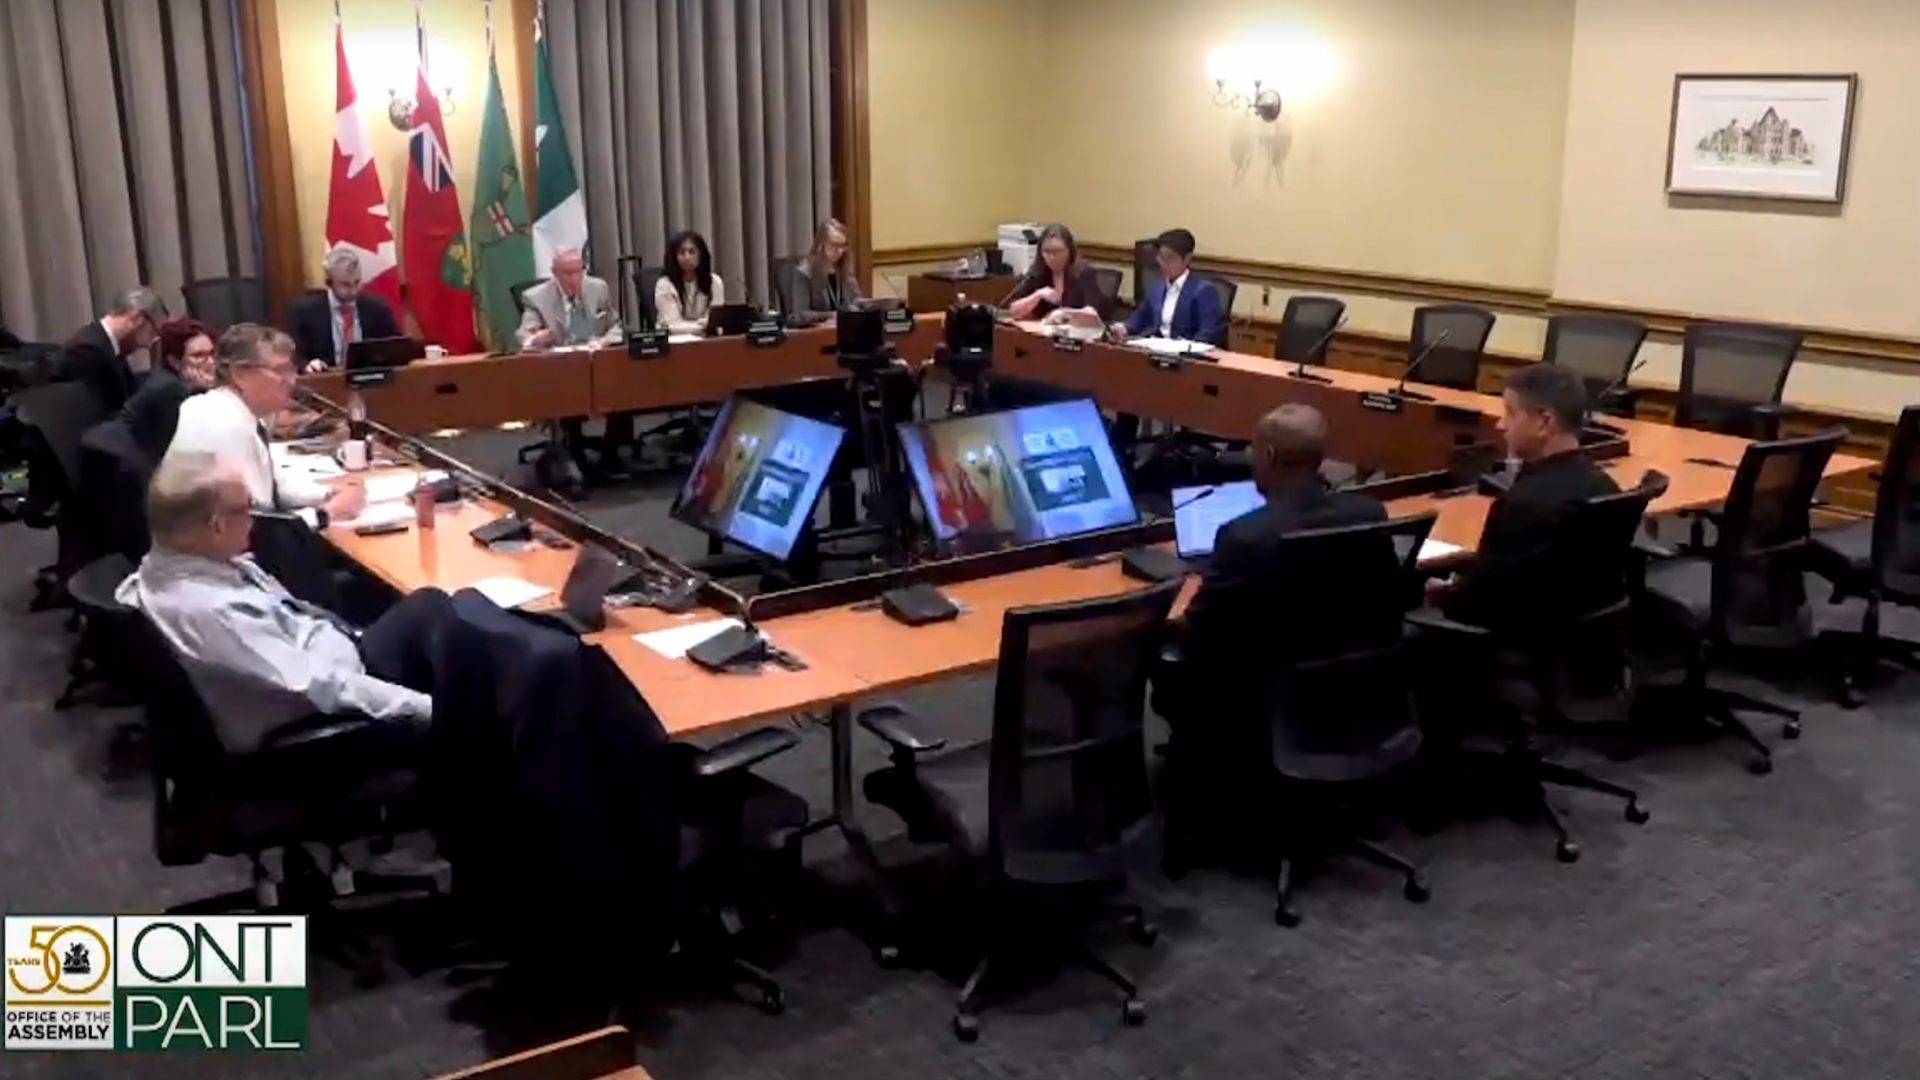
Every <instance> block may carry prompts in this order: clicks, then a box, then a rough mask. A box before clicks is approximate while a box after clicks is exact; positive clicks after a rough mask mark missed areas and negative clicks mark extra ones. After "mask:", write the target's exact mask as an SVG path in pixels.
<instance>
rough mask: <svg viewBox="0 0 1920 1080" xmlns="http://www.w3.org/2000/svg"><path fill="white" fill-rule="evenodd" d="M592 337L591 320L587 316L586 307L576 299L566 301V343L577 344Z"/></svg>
mask: <svg viewBox="0 0 1920 1080" xmlns="http://www.w3.org/2000/svg"><path fill="white" fill-rule="evenodd" d="M592 337H593V320H592V319H590V318H588V317H587V309H586V308H585V307H584V306H583V305H582V304H581V303H580V302H579V301H577V300H569V301H568V302H567V343H568V344H569V345H579V344H581V343H583V342H585V341H587V340H589V339H591V338H592Z"/></svg>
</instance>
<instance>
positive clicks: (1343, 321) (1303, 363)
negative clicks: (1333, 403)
mask: <svg viewBox="0 0 1920 1080" xmlns="http://www.w3.org/2000/svg"><path fill="white" fill-rule="evenodd" d="M1345 325H1347V317H1346V316H1345V315H1342V316H1340V321H1339V322H1337V323H1334V324H1333V329H1331V330H1328V331H1327V332H1326V333H1324V334H1321V335H1320V340H1318V341H1316V342H1314V343H1313V344H1312V345H1311V346H1309V347H1308V348H1307V351H1306V352H1303V353H1301V354H1300V363H1299V365H1298V366H1296V367H1295V368H1294V369H1293V370H1292V371H1289V372H1287V374H1288V375H1289V376H1291V377H1292V378H1295V379H1302V380H1304V381H1306V382H1317V383H1328V384H1331V383H1332V382H1333V380H1332V379H1329V378H1327V377H1326V376H1325V375H1316V374H1314V373H1313V372H1311V371H1308V370H1307V357H1309V356H1312V355H1313V354H1315V353H1317V352H1319V351H1320V349H1321V347H1323V346H1324V345H1326V343H1327V342H1329V341H1332V340H1333V335H1335V334H1337V333H1339V332H1340V328H1341V327H1343V326H1345Z"/></svg>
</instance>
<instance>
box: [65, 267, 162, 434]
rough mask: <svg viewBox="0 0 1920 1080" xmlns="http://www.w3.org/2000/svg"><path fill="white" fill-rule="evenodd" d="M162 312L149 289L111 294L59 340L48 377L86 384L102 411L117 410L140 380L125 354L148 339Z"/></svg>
mask: <svg viewBox="0 0 1920 1080" xmlns="http://www.w3.org/2000/svg"><path fill="white" fill-rule="evenodd" d="M166 317H167V308H166V305H165V304H162V303H161V302H160V298H159V297H157V296H155V295H154V294H153V290H151V289H149V288H147V287H145V286H144V285H142V286H136V287H134V288H131V289H128V290H127V291H126V292H123V293H121V294H120V295H118V296H116V297H114V298H113V303H112V305H110V306H109V307H108V308H107V313H106V314H105V315H104V316H102V317H101V318H100V320H99V321H98V322H91V323H88V324H87V325H85V326H83V327H81V328H80V329H79V330H78V331H76V332H75V333H74V335H73V336H72V337H70V338H68V339H67V341H66V344H64V345H62V346H60V356H59V359H58V360H57V361H56V362H55V365H54V378H55V379H56V380H58V381H60V382H80V383H85V384H87V388H88V389H89V390H91V391H92V392H93V396H94V398H95V399H96V400H98V401H99V403H100V408H101V411H102V412H103V413H105V414H107V415H112V414H114V413H117V412H119V411H120V406H122V405H125V404H126V403H127V399H128V398H130V397H132V396H133V392H134V390H135V389H136V388H137V387H138V386H139V384H140V380H139V378H138V377H137V376H135V374H134V371H133V368H132V366H131V365H129V364H128V363H127V357H128V355H130V354H132V353H135V352H138V351H140V350H141V349H145V348H148V347H150V346H151V345H152V344H153V341H154V336H155V335H156V334H157V333H158V331H159V326H160V323H161V321H162V320H164V319H165V318H166Z"/></svg>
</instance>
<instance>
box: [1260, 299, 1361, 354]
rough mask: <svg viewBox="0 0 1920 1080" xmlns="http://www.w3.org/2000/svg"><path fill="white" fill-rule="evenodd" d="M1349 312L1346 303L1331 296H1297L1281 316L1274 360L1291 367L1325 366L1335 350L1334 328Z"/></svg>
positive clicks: (1291, 300)
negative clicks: (1330, 350) (1328, 352)
mask: <svg viewBox="0 0 1920 1080" xmlns="http://www.w3.org/2000/svg"><path fill="white" fill-rule="evenodd" d="M1346 313H1347V304H1346V301H1344V300H1336V299H1334V298H1333V297H1331V296H1295V297H1291V298H1290V299H1288V300H1287V309H1286V311H1285V312H1284V313H1282V314H1281V316H1280V333H1279V334H1278V336H1276V337H1275V339H1274V342H1273V358H1274V359H1275V360H1282V361H1285V362H1287V363H1290V364H1302V363H1304V364H1312V365H1315V366H1322V365H1324V364H1326V362H1327V351H1328V350H1329V349H1331V348H1332V347H1333V338H1332V336H1331V334H1332V332H1333V328H1334V327H1336V326H1338V325H1340V320H1341V318H1342V317H1343V316H1345V315H1346Z"/></svg>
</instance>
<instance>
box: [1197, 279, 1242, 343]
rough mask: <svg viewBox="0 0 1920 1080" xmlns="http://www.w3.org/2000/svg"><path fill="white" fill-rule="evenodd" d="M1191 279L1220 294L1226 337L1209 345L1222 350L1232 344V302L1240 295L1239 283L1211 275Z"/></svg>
mask: <svg viewBox="0 0 1920 1080" xmlns="http://www.w3.org/2000/svg"><path fill="white" fill-rule="evenodd" d="M1193 277H1194V279H1195V280H1196V281H1199V282H1201V283H1202V284H1205V285H1207V286H1208V287H1210V288H1212V289H1213V291H1214V292H1216V293H1219V294H1220V310H1221V311H1223V312H1225V313H1226V316H1227V336H1226V337H1223V338H1221V339H1220V340H1219V341H1215V342H1210V343H1209V344H1213V345H1218V346H1219V347H1220V348H1222V349H1224V348H1227V347H1228V346H1229V345H1230V344H1232V333H1233V330H1232V328H1233V301H1234V298H1236V297H1238V296H1239V295H1240V283H1239V282H1237V281H1232V280H1230V279H1227V278H1223V277H1218V276H1216V275H1213V274H1194V275H1193Z"/></svg>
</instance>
